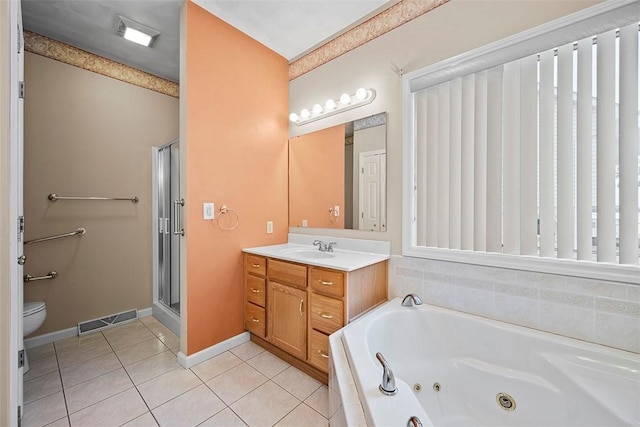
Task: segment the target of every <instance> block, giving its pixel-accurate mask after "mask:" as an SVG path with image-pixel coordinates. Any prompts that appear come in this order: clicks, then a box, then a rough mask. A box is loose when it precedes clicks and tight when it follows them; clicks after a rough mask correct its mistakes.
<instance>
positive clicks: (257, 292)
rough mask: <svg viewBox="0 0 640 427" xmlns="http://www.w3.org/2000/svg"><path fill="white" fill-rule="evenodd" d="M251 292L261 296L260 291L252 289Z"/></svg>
mask: <svg viewBox="0 0 640 427" xmlns="http://www.w3.org/2000/svg"><path fill="white" fill-rule="evenodd" d="M251 292H253V293H254V294H259V293H260V289H255V288H251Z"/></svg>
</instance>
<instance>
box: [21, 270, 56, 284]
mask: <svg viewBox="0 0 640 427" xmlns="http://www.w3.org/2000/svg"><path fill="white" fill-rule="evenodd" d="M56 277H58V272H57V271H50V272H49V274H47V275H46V276H36V277H34V276H32V275H30V274H27V275H25V276H24V278H23V280H24V282H25V283H27V282H35V281H36V280H48V279H55V278H56Z"/></svg>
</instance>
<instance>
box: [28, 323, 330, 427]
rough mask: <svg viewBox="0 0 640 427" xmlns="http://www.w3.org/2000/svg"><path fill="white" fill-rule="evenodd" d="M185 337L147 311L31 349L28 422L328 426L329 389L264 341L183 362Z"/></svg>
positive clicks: (45, 423) (61, 424)
mask: <svg viewBox="0 0 640 427" xmlns="http://www.w3.org/2000/svg"><path fill="white" fill-rule="evenodd" d="M176 342H179V340H178V338H177V337H176V336H175V335H173V333H172V332H170V331H168V330H167V329H166V328H164V327H163V326H162V324H160V322H158V321H157V320H156V319H155V318H153V317H144V318H142V319H141V320H140V321H136V322H132V323H129V324H126V325H122V326H117V327H114V328H112V329H108V330H105V331H103V332H96V333H93V334H90V335H86V336H83V337H72V338H66V339H63V340H59V341H56V342H53V343H47V344H44V345H41V346H37V347H33V348H29V349H28V350H27V353H28V355H29V358H30V362H31V366H32V369H31V371H30V372H29V374H28V375H27V376H25V379H24V380H25V415H24V419H23V425H24V426H25V427H28V426H45V425H47V426H67V427H69V426H72V427H75V426H91V427H95V426H111V425H113V426H120V425H124V426H157V425H161V426H180V427H188V426H196V425H201V426H247V425H249V426H272V425H278V426H290V425H304V426H327V425H328V415H329V414H328V411H329V410H328V406H329V405H328V400H327V394H328V389H327V387H325V386H323V385H322V384H321V383H319V382H318V381H316V380H314V379H313V378H311V377H309V376H308V375H306V374H304V373H303V372H301V371H299V370H297V369H295V368H294V367H292V366H290V365H289V364H288V363H286V362H284V361H282V360H280V359H278V358H277V357H275V356H273V355H271V354H270V353H267V352H265V351H264V350H263V349H262V348H261V347H259V346H257V345H255V344H253V343H251V342H246V343H244V344H241V345H239V346H237V347H234V348H232V349H230V350H229V351H226V352H224V353H222V354H220V355H218V356H216V357H213V358H211V359H209V360H206V361H204V362H202V363H200V364H198V365H196V366H194V367H193V368H192V369H183V368H182V367H181V366H179V365H178V363H177V359H176V353H177V352H178V351H179V348H178V347H176V346H175V344H176ZM63 361H66V364H63V363H62V362H63Z"/></svg>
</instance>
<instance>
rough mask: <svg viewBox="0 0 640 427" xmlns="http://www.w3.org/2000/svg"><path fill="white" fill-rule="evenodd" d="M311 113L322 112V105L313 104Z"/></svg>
mask: <svg viewBox="0 0 640 427" xmlns="http://www.w3.org/2000/svg"><path fill="white" fill-rule="evenodd" d="M313 113H314V114H320V113H322V105H320V104H315V105H314V106H313Z"/></svg>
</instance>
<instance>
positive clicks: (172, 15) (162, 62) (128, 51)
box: [22, 0, 399, 82]
mask: <svg viewBox="0 0 640 427" xmlns="http://www.w3.org/2000/svg"><path fill="white" fill-rule="evenodd" d="M398 1H399V0H391V1H389V0H194V2H195V3H196V4H198V5H199V6H201V7H202V8H204V9H206V10H207V11H209V12H210V13H212V14H214V15H216V16H218V17H219V18H221V19H222V20H224V21H226V22H228V23H229V24H231V25H233V26H234V27H236V28H238V29H239V30H240V31H242V32H244V33H246V34H248V35H249V36H251V37H252V38H254V39H256V40H258V41H259V42H261V43H262V44H264V45H265V46H267V47H269V48H270V49H272V50H274V51H275V52H277V53H279V54H280V55H282V56H284V57H285V58H287V60H289V61H292V60H295V59H296V58H299V57H300V56H302V55H304V54H305V53H307V52H309V51H311V50H313V49H314V48H316V47H318V46H320V45H322V44H324V43H325V42H327V41H328V40H331V39H332V38H334V37H336V36H337V35H339V34H341V33H343V32H344V31H346V30H348V29H350V28H352V27H354V26H355V25H357V24H359V23H360V22H363V21H364V20H366V19H368V18H369V17H371V16H373V15H375V14H376V13H378V12H380V11H381V10H384V9H386V8H387V7H389V6H391V5H392V4H394V3H397V2H398ZM182 2H183V0H129V1H122V0H119V1H114V0H105V1H103V0H100V1H98V0H81V1H78V0H22V19H23V25H24V28H25V29H26V30H29V31H32V32H35V33H38V34H41V35H44V36H47V37H50V38H52V39H55V40H59V41H61V42H64V43H67V44H70V45H72V46H75V47H78V48H80V49H83V50H86V51H89V52H92V53H95V54H97V55H100V56H104V57H106V58H109V59H113V60H114V61H118V62H121V63H124V64H127V65H130V66H132V67H135V68H138V69H141V70H143V71H146V72H149V73H151V74H154V75H157V76H160V77H163V78H166V79H169V80H172V81H175V82H178V81H179V79H180V74H179V70H180V58H179V52H180V51H179V50H180V21H179V16H180V6H181V4H182ZM118 15H121V16H124V17H126V18H129V19H132V20H134V21H136V22H139V23H141V24H144V25H146V26H148V27H151V28H154V29H156V30H158V31H159V32H160V35H159V36H158V37H157V38H156V40H154V42H153V44H152V46H151V48H146V47H143V46H139V45H136V44H134V43H132V42H129V41H127V40H125V39H123V38H122V37H120V36H119V35H118V34H117V33H116V27H117V24H118Z"/></svg>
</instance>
